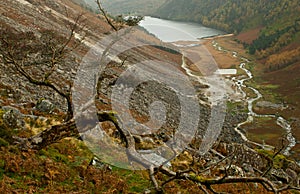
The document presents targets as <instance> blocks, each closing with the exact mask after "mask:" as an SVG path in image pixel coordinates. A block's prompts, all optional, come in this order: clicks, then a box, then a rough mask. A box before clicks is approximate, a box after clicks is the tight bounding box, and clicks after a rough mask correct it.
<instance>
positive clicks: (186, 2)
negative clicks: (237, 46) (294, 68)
mask: <svg viewBox="0 0 300 194" xmlns="http://www.w3.org/2000/svg"><path fill="white" fill-rule="evenodd" d="M299 12H300V2H299V0H274V1H267V0H259V1H256V0H224V1H218V0H209V1H207V0H171V1H168V2H166V3H165V4H164V5H163V6H161V7H160V9H158V11H157V12H156V13H155V15H156V16H159V17H162V18H167V19H175V20H183V21H193V22H198V23H202V24H204V25H206V26H210V27H213V28H217V29H221V30H224V31H227V32H228V33H235V34H243V33H247V32H248V31H251V30H252V31H253V30H255V29H258V30H257V33H250V34H249V33H248V34H247V35H246V36H247V37H245V36H244V37H243V38H241V39H240V40H241V41H242V42H243V43H244V44H245V46H246V47H247V48H248V49H249V53H250V54H257V56H258V57H259V58H265V57H268V56H270V55H272V54H275V53H278V52H281V50H282V49H283V48H284V47H286V46H288V45H290V44H291V43H292V42H294V43H295V42H299V40H300V15H299ZM250 36H252V38H251V39H250V41H249V37H250ZM246 39H248V40H247V41H246ZM295 47H298V45H295V46H293V48H290V49H291V50H293V49H295ZM293 52H296V50H295V51H293ZM271 61H272V60H269V63H271ZM286 61H289V62H286V63H285V64H286V65H287V64H289V63H290V61H291V60H286ZM286 65H282V66H286ZM272 69H275V68H273V67H272Z"/></svg>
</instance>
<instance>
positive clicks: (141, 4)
mask: <svg viewBox="0 0 300 194" xmlns="http://www.w3.org/2000/svg"><path fill="white" fill-rule="evenodd" d="M86 1H90V0H86ZM165 1H166V0H147V1H146V0H114V1H111V0H103V1H102V3H103V6H104V7H105V9H106V10H107V11H108V12H109V13H110V14H112V15H120V14H138V15H148V14H151V13H154V12H155V11H156V10H157V9H158V8H159V7H160V6H161V5H162V4H163V3H164V2H165Z"/></svg>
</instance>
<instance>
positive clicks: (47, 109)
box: [35, 100, 55, 113]
mask: <svg viewBox="0 0 300 194" xmlns="http://www.w3.org/2000/svg"><path fill="white" fill-rule="evenodd" d="M35 108H36V110H38V111H40V112H44V113H51V112H52V111H53V110H54V108H55V106H54V105H53V104H52V103H51V102H50V101H49V100H41V101H39V102H38V103H37V105H36V106H35Z"/></svg>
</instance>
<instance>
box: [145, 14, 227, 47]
mask: <svg viewBox="0 0 300 194" xmlns="http://www.w3.org/2000/svg"><path fill="white" fill-rule="evenodd" d="M139 25H140V26H141V27H143V28H145V29H146V30H147V31H148V32H150V33H152V34H154V35H155V36H156V37H157V38H159V39H160V40H162V41H164V42H176V41H196V40H198V39H199V38H205V37H209V36H215V35H221V34H224V32H222V31H220V30H216V29H213V28H208V27H205V26H203V25H201V24H198V23H192V22H178V21H171V20H164V19H159V18H153V17H150V16H146V17H145V18H144V20H142V21H141V22H140V24H139Z"/></svg>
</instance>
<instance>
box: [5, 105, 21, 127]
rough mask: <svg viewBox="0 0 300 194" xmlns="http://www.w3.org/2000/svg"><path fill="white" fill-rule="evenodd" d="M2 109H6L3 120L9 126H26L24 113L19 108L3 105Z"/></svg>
mask: <svg viewBox="0 0 300 194" xmlns="http://www.w3.org/2000/svg"><path fill="white" fill-rule="evenodd" d="M2 109H3V110H4V111H5V113H4V114H3V120H4V122H5V123H6V124H7V125H8V126H10V127H12V128H24V127H25V121H24V119H23V115H22V113H21V112H20V111H19V110H18V109H16V108H14V107H10V106H5V107H2Z"/></svg>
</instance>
